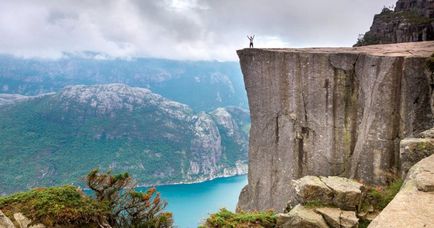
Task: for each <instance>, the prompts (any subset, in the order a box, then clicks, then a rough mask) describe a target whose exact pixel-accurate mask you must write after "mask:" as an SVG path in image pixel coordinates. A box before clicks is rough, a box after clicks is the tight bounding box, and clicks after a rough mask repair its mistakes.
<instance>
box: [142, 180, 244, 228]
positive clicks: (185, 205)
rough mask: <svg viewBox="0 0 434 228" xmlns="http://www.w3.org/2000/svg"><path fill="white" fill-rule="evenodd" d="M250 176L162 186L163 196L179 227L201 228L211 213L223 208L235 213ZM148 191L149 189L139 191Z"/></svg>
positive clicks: (160, 189) (160, 187) (159, 188)
mask: <svg viewBox="0 0 434 228" xmlns="http://www.w3.org/2000/svg"><path fill="white" fill-rule="evenodd" d="M246 184H247V176H245V175H243V176H235V177H225V178H217V179H214V180H211V181H206V182H202V183H197V184H177V185H164V186H158V187H157V190H158V191H159V192H160V193H161V197H162V198H163V199H164V200H166V201H167V202H168V206H167V211H170V212H172V213H173V215H174V219H175V225H176V226H177V227H179V228H191V227H197V226H198V225H199V224H200V223H201V222H202V221H203V220H204V219H205V218H207V217H208V215H209V214H210V213H214V212H217V211H218V210H219V209H220V208H223V207H224V208H226V209H228V210H231V211H234V210H235V207H236V204H237V201H238V196H239V194H240V191H241V189H242V188H243V187H244V186H245V185H246ZM138 190H139V191H146V188H138Z"/></svg>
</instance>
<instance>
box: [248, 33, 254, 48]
mask: <svg viewBox="0 0 434 228" xmlns="http://www.w3.org/2000/svg"><path fill="white" fill-rule="evenodd" d="M247 38H248V39H249V40H250V45H249V47H250V48H253V39H255V35H253V36H249V35H247Z"/></svg>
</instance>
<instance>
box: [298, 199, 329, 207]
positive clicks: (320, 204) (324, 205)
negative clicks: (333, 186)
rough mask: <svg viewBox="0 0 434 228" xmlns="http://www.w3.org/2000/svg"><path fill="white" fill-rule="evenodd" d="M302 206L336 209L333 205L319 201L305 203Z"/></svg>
mask: <svg viewBox="0 0 434 228" xmlns="http://www.w3.org/2000/svg"><path fill="white" fill-rule="evenodd" d="M303 206H304V207H305V208H319V207H336V206H333V205H329V204H325V203H323V202H321V201H320V200H311V201H307V202H306V203H304V204H303Z"/></svg>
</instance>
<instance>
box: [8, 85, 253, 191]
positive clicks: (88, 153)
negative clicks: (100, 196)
mask: <svg viewBox="0 0 434 228" xmlns="http://www.w3.org/2000/svg"><path fill="white" fill-rule="evenodd" d="M0 97H2V96H0ZM10 100H12V101H9V102H8V104H3V105H2V106H0V157H2V162H1V163H0V173H1V175H0V193H3V194H4V193H9V192H13V191H17V190H23V189H26V188H30V187H35V186H48V185H57V184H69V183H74V184H77V183H81V182H82V180H81V179H80V178H82V177H83V176H84V175H85V174H86V173H87V172H88V171H89V170H91V169H92V168H95V167H100V168H102V169H112V170H113V171H116V172H121V171H127V172H129V173H130V174H131V175H132V176H133V177H134V178H136V179H137V180H138V181H139V183H140V184H143V185H153V184H163V183H177V182H194V181H199V180H205V179H210V178H214V177H218V176H225V175H235V174H241V173H245V172H246V162H247V139H248V135H247V132H248V129H249V124H250V120H249V114H248V112H247V111H245V110H243V109H240V108H236V107H227V108H217V109H216V110H214V111H212V112H209V113H205V112H195V111H193V110H192V109H191V108H190V107H189V106H187V105H185V104H182V103H178V102H175V101H172V100H169V99H167V98H164V97H162V96H160V95H158V94H155V93H153V92H151V91H150V90H148V89H144V88H137V87H129V86H127V85H124V84H106V85H93V86H84V85H78V86H68V87H66V88H64V89H63V90H61V91H59V92H58V93H51V94H46V95H41V96H36V97H27V98H26V97H22V96H19V99H10ZM13 100H15V101H13Z"/></svg>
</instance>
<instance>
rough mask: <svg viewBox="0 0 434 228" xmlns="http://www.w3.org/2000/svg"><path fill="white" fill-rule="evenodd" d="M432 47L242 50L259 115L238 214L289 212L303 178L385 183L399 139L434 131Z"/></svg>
mask: <svg viewBox="0 0 434 228" xmlns="http://www.w3.org/2000/svg"><path fill="white" fill-rule="evenodd" d="M432 52H434V42H419V43H403V44H391V45H377V46H366V47H360V48H310V49H244V50H239V51H238V55H239V57H240V64H241V68H242V72H243V75H244V81H245V86H246V89H247V93H248V99H249V106H250V112H251V121H252V122H251V123H252V125H251V130H250V140H249V142H250V145H249V183H248V185H247V186H246V187H245V188H244V189H243V190H242V192H241V195H240V199H239V203H238V208H239V209H242V210H262V209H269V208H273V209H275V210H277V211H281V210H283V208H285V206H286V203H287V202H288V200H289V199H290V196H291V193H290V192H289V191H288V183H291V180H293V179H297V178H299V177H302V176H305V175H318V176H320V175H322V176H335V175H339V176H346V177H351V178H356V179H361V180H363V181H365V182H368V183H383V182H385V181H387V176H388V173H389V172H391V171H393V170H394V169H396V168H397V167H398V158H399V141H400V139H402V138H404V137H407V136H411V135H413V134H415V133H418V132H421V131H423V130H425V129H428V128H430V127H431V126H432V124H433V117H432V112H431V108H430V98H431V84H432V78H431V74H429V73H428V71H427V69H426V67H425V59H426V58H427V57H428V56H429V55H431V53H432Z"/></svg>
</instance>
